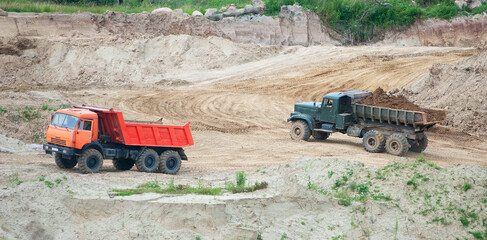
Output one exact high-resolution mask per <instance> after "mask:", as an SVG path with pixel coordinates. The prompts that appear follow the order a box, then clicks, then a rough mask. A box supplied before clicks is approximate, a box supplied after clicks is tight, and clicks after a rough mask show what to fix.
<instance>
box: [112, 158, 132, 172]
mask: <svg viewBox="0 0 487 240" xmlns="http://www.w3.org/2000/svg"><path fill="white" fill-rule="evenodd" d="M112 162H113V166H114V167H115V168H116V169H118V170H122V171H126V170H130V169H132V167H133V166H134V164H135V161H134V160H132V159H113V160H112Z"/></svg>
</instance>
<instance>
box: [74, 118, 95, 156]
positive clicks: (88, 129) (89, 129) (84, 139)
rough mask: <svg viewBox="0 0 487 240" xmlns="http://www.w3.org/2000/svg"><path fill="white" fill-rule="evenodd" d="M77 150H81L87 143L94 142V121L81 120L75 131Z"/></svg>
mask: <svg viewBox="0 0 487 240" xmlns="http://www.w3.org/2000/svg"><path fill="white" fill-rule="evenodd" d="M75 135H76V138H75V139H76V142H75V148H77V149H81V148H83V146H84V145H85V144H87V143H91V142H92V141H93V120H89V119H81V120H80V121H79V122H78V126H77V127H76V130H75Z"/></svg>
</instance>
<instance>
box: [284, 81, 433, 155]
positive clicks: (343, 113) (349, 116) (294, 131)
mask: <svg viewBox="0 0 487 240" xmlns="http://www.w3.org/2000/svg"><path fill="white" fill-rule="evenodd" d="M369 95H371V93H370V92H366V91H361V90H354V91H348V92H334V93H329V94H327V95H325V96H324V97H323V100H322V102H321V103H319V102H300V103H296V104H295V105H294V112H292V113H291V116H290V117H289V118H288V119H287V121H288V122H289V121H291V122H292V125H291V131H290V135H291V138H292V139H293V140H305V141H308V139H309V138H310V136H313V138H315V139H317V140H325V139H327V138H328V137H329V136H330V135H331V133H334V132H340V133H343V134H347V135H349V136H352V137H359V138H363V141H362V143H363V146H364V148H365V150H366V151H368V152H372V153H378V152H383V151H384V150H386V151H387V152H388V153H390V154H393V155H398V156H401V155H404V154H405V153H406V152H407V151H408V150H409V151H413V152H421V151H424V150H425V149H426V147H427V146H428V138H427V137H426V134H425V133H424V131H425V130H426V129H428V128H430V127H432V126H433V125H435V122H428V121H427V118H426V113H424V112H417V111H407V110H400V109H391V108H385V107H377V106H370V105H363V104H359V103H358V102H359V101H360V100H361V99H363V98H365V97H367V96H369Z"/></svg>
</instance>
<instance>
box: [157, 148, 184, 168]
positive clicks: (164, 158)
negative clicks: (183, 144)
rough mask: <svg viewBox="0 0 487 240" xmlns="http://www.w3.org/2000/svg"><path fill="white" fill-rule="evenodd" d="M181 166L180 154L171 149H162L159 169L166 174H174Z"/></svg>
mask: <svg viewBox="0 0 487 240" xmlns="http://www.w3.org/2000/svg"><path fill="white" fill-rule="evenodd" d="M180 168H181V156H179V153H178V152H176V151H173V150H167V151H164V152H163V153H162V154H161V163H160V166H159V171H161V172H163V173H167V174H176V173H177V172H178V171H179V169H180Z"/></svg>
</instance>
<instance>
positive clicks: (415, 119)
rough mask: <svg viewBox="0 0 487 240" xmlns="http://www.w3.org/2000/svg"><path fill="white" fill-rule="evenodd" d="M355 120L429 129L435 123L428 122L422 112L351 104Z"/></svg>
mask: <svg viewBox="0 0 487 240" xmlns="http://www.w3.org/2000/svg"><path fill="white" fill-rule="evenodd" d="M352 106H353V113H354V115H355V118H362V119H370V120H372V121H377V122H380V123H388V124H396V125H405V126H408V125H410V126H414V127H416V126H418V127H426V128H429V127H431V126H433V125H435V124H436V122H428V121H427V118H426V116H427V114H426V113H424V112H417V111H408V110H400V109H392V108H385V107H377V106H371V105H363V104H353V105H352Z"/></svg>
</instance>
